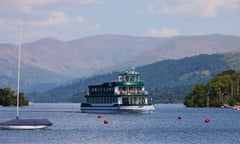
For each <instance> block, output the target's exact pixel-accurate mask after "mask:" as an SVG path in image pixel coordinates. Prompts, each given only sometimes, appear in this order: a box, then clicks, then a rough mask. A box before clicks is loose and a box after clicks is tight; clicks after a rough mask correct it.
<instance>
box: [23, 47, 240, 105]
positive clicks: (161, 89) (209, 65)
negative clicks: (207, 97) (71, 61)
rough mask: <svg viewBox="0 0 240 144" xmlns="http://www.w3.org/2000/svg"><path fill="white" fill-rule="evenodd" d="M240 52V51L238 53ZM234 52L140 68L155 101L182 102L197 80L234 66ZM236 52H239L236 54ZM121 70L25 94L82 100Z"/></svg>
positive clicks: (203, 80)
mask: <svg viewBox="0 0 240 144" xmlns="http://www.w3.org/2000/svg"><path fill="white" fill-rule="evenodd" d="M238 53H240V52H238ZM231 55H232V53H226V54H213V55H205V54H203V55H198V56H193V57H187V58H183V59H180V60H164V61H160V62H156V63H153V64H150V65H145V66H142V67H137V68H136V71H138V72H140V74H141V78H142V80H143V81H144V83H145V87H146V89H147V90H148V91H149V94H150V96H151V97H153V100H154V101H155V102H156V103H178V102H183V100H184V98H185V96H186V95H187V94H188V93H189V92H190V91H191V89H192V88H193V86H194V85H195V84H197V83H202V84H205V83H207V81H208V80H209V79H211V78H212V77H214V76H215V75H217V74H218V73H221V72H222V71H224V70H228V69H235V70H239V69H238V67H235V65H236V63H237V62H236V61H238V60H239V59H240V57H237V56H236V57H235V58H234V60H233V57H232V56H231ZM234 55H237V53H234ZM117 75H118V72H112V73H109V74H105V75H98V76H94V77H90V78H86V79H77V80H75V81H74V82H72V83H71V84H67V85H65V86H60V87H57V88H54V89H52V90H50V91H47V92H45V93H32V94H28V95H27V96H26V97H27V98H28V99H29V100H30V101H35V102H80V101H84V93H85V92H86V91H87V86H88V85H89V84H101V83H103V82H106V81H114V80H116V79H117Z"/></svg>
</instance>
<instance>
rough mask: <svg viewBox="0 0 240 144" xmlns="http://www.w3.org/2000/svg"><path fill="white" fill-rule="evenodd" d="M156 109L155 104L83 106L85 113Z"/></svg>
mask: <svg viewBox="0 0 240 144" xmlns="http://www.w3.org/2000/svg"><path fill="white" fill-rule="evenodd" d="M153 111H154V106H153V105H144V106H137V105H134V106H114V107H111V106H105V107H104V106H89V107H81V112H84V113H124V112H127V113H152V112H153Z"/></svg>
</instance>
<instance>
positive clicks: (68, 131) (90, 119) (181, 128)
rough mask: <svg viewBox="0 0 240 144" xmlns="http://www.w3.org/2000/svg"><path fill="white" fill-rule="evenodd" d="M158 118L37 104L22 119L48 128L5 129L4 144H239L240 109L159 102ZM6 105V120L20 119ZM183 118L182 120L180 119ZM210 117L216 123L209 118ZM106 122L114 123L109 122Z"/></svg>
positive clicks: (0, 117) (1, 113)
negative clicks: (48, 124) (46, 121)
mask: <svg viewBox="0 0 240 144" xmlns="http://www.w3.org/2000/svg"><path fill="white" fill-rule="evenodd" d="M155 107H156V110H155V112H154V113H152V114H101V116H102V118H101V119H98V118H97V116H98V114H87V113H80V112H79V108H80V105H79V104H34V105H33V106H29V107H21V108H20V118H47V119H49V120H50V121H52V122H53V123H54V125H53V126H51V127H49V128H48V129H44V130H0V143H1V144H15V143H18V144H133V143H136V144H148V143H150V144H215V143H216V144H228V143H231V144H239V143H240V111H236V110H231V109H222V108H185V107H184V106H183V105H181V104H158V105H155ZM15 114H16V112H15V107H0V121H4V120H9V119H13V118H15ZM178 116H181V117H182V119H181V120H178ZM207 117H209V118H210V122H209V123H205V122H204V120H205V119H206V118H207ZM104 119H107V120H108V121H109V123H108V124H104V123H103V121H104Z"/></svg>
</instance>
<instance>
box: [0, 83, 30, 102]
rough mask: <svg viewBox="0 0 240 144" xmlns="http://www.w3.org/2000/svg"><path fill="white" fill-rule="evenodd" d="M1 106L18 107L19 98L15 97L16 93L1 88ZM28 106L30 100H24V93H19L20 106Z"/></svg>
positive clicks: (9, 89)
mask: <svg viewBox="0 0 240 144" xmlns="http://www.w3.org/2000/svg"><path fill="white" fill-rule="evenodd" d="M0 105H2V106H16V105H17V96H16V95H14V91H13V90H12V89H11V88H9V87H7V88H0ZM25 105H28V100H26V99H25V98H24V93H19V106H25Z"/></svg>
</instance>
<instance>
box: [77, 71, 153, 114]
mask: <svg viewBox="0 0 240 144" xmlns="http://www.w3.org/2000/svg"><path fill="white" fill-rule="evenodd" d="M88 88H89V92H88V94H87V95H86V96H85V98H86V101H87V103H82V104H81V111H82V112H93V113H111V112H143V113H145V112H146V113H151V112H152V111H153V110H154V106H153V104H152V103H151V100H150V101H149V97H148V92H147V91H146V90H145V87H144V83H143V81H141V80H140V74H139V73H138V72H135V70H134V68H132V69H130V70H128V71H126V72H123V73H121V74H119V75H118V80H117V81H114V82H106V83H103V84H101V85H90V86H88Z"/></svg>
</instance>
